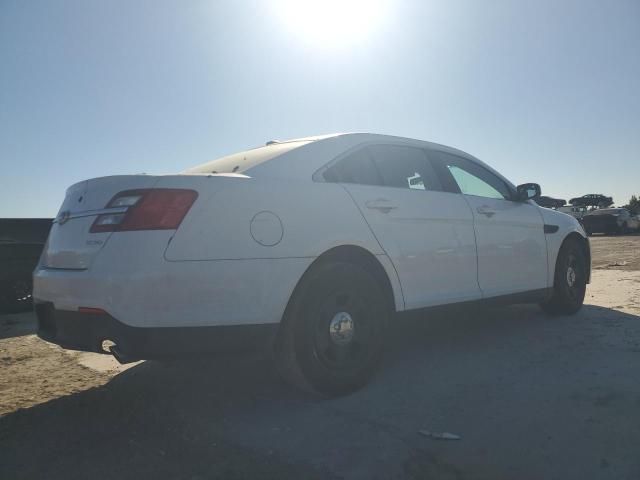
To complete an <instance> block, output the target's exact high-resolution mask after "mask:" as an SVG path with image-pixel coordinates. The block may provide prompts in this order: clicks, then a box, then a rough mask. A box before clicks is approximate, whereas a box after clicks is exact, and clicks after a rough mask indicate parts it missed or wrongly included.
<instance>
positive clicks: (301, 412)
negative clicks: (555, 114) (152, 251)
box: [0, 236, 640, 480]
mask: <svg viewBox="0 0 640 480" xmlns="http://www.w3.org/2000/svg"><path fill="white" fill-rule="evenodd" d="M591 243H592V251H593V255H594V261H593V264H594V267H595V268H594V272H593V282H592V284H591V285H590V287H589V289H588V292H587V299H586V305H585V307H584V308H583V309H582V311H581V312H580V313H579V314H577V315H575V316H572V317H557V318H553V317H548V316H545V315H543V314H541V313H540V311H539V310H538V308H537V307H535V306H514V307H507V308H500V309H492V310H482V311H473V312H469V311H464V310H460V311H457V312H449V313H447V314H440V315H437V316H436V315H431V316H429V317H428V318H426V317H424V316H423V317H421V318H414V319H411V320H405V321H402V322H399V323H398V328H396V329H394V330H393V331H392V332H391V334H390V338H389V344H390V345H389V351H388V355H387V358H386V361H385V363H384V365H383V368H382V370H381V372H380V374H379V375H378V376H377V377H376V378H375V379H374V381H373V382H372V383H371V384H370V385H369V386H367V387H366V388H364V389H363V390H361V391H359V392H356V393H355V394H353V395H350V396H348V397H344V398H340V399H334V400H318V399H315V398H311V397H309V396H307V395H305V394H302V393H300V392H297V391H295V390H293V389H291V388H289V387H288V386H286V385H284V384H282V383H281V382H280V381H279V380H278V378H277V376H276V375H275V373H274V371H273V370H272V368H271V366H270V364H269V363H268V362H265V361H264V359H263V358H260V357H258V356H255V357H241V358H234V357H227V358H217V359H216V358H214V359H207V360H199V361H188V362H187V361H185V362H176V363H171V364H164V363H158V362H142V363H139V364H136V365H134V366H133V367H131V368H129V369H126V370H125V369H122V368H120V367H118V366H117V365H116V364H115V363H112V362H111V360H109V359H108V357H104V356H95V355H91V354H78V353H73V352H71V353H70V352H65V351H63V350H61V349H59V348H57V347H55V346H51V345H49V344H46V343H45V342H42V341H40V340H38V339H37V338H36V337H35V336H33V335H32V329H33V317H32V316H31V315H30V314H26V315H22V316H15V315H11V316H5V317H0V362H1V363H0V367H1V369H0V478H3V479H4V478H7V479H9V478H11V479H19V478H25V479H26V478H29V479H31V478H33V479H39V478H48V479H72V478H90V477H96V478H101V479H110V478H117V479H126V478H172V479H173V478H186V479H207V478H225V479H227V478H229V479H241V478H242V479H244V478H274V479H276V478H277V479H288V478H290V479H300V478H354V479H373V478H380V479H389V478H397V479H405V478H406V479H431V478H433V479H492V480H493V479H518V480H526V479H539V478H545V479H554V478H558V479H563V480H564V479H573V478H575V479H584V478H598V479H601V478H602V479H616V480H618V479H638V478H640V456H638V452H637V450H638V444H640V384H638V382H637V372H638V370H639V368H640V316H639V315H640V271H638V270H640V236H630V237H597V236H594V237H592V239H591ZM625 262H626V263H625ZM420 430H429V431H435V432H445V431H446V432H451V433H455V434H457V435H460V436H461V439H460V440H451V441H442V440H434V439H432V438H428V437H425V436H423V435H421V434H420V433H419V431H420Z"/></svg>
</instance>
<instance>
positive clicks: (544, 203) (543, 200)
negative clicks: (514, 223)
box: [535, 195, 567, 209]
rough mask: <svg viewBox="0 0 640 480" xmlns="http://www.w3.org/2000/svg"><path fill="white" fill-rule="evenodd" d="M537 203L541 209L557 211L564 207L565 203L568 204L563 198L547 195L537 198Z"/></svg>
mask: <svg viewBox="0 0 640 480" xmlns="http://www.w3.org/2000/svg"><path fill="white" fill-rule="evenodd" d="M535 202H536V203H537V204H538V205H540V206H541V207H545V208H556V209H557V208H560V207H562V206H563V205H564V204H565V203H567V201H566V200H563V199H561V198H553V197H547V196H545V195H541V196H540V198H537V199H536V200H535Z"/></svg>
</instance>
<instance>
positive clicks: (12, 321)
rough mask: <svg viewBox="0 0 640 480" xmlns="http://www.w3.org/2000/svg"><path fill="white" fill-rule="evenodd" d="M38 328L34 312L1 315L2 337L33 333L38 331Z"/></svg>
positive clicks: (0, 334) (0, 333) (0, 337)
mask: <svg viewBox="0 0 640 480" xmlns="http://www.w3.org/2000/svg"><path fill="white" fill-rule="evenodd" d="M36 329H37V323H36V320H35V315H34V314H33V312H25V313H7V314H4V315H0V339H3V338H13V337H21V336H23V335H31V334H33V333H36Z"/></svg>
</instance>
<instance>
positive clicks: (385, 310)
mask: <svg viewBox="0 0 640 480" xmlns="http://www.w3.org/2000/svg"><path fill="white" fill-rule="evenodd" d="M389 311H390V305H389V301H388V300H387V296H386V295H385V292H384V291H383V289H382V288H381V286H380V285H379V283H378V282H377V281H376V279H375V278H374V277H373V276H372V275H370V274H369V273H368V272H367V271H366V270H364V269H363V268H361V267H359V266H357V265H352V264H348V263H343V262H331V263H326V264H322V265H319V266H317V267H313V269H312V270H311V271H310V272H308V273H307V274H305V276H304V277H303V279H302V281H301V282H300V285H299V286H298V287H297V288H296V291H295V292H294V295H293V297H292V298H291V301H290V302H289V305H288V306H287V311H286V313H285V316H284V318H283V322H282V326H281V331H280V334H279V338H278V340H277V342H276V352H275V353H276V361H277V364H278V367H279V370H280V373H281V374H282V376H283V377H284V378H285V380H287V381H289V382H290V383H293V384H294V385H296V386H298V387H300V388H302V389H303V390H307V391H311V392H314V393H320V394H323V395H329V396H335V395H342V394H346V393H348V392H351V391H354V390H356V389H358V388H359V387H361V386H363V385H364V384H365V383H367V381H368V380H369V378H370V377H371V376H372V375H373V373H374V372H375V370H376V367H377V366H378V363H379V361H380V359H381V357H382V352H383V347H384V331H385V327H386V323H387V319H388V316H389Z"/></svg>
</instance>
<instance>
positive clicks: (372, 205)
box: [365, 198, 398, 213]
mask: <svg viewBox="0 0 640 480" xmlns="http://www.w3.org/2000/svg"><path fill="white" fill-rule="evenodd" d="M365 205H366V207H367V208H368V209H370V210H378V211H379V212H382V213H389V212H390V211H391V210H393V209H394V208H398V207H396V206H395V205H392V204H391V203H390V202H389V200H387V199H385V198H378V199H377V200H368V201H367V202H365Z"/></svg>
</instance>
